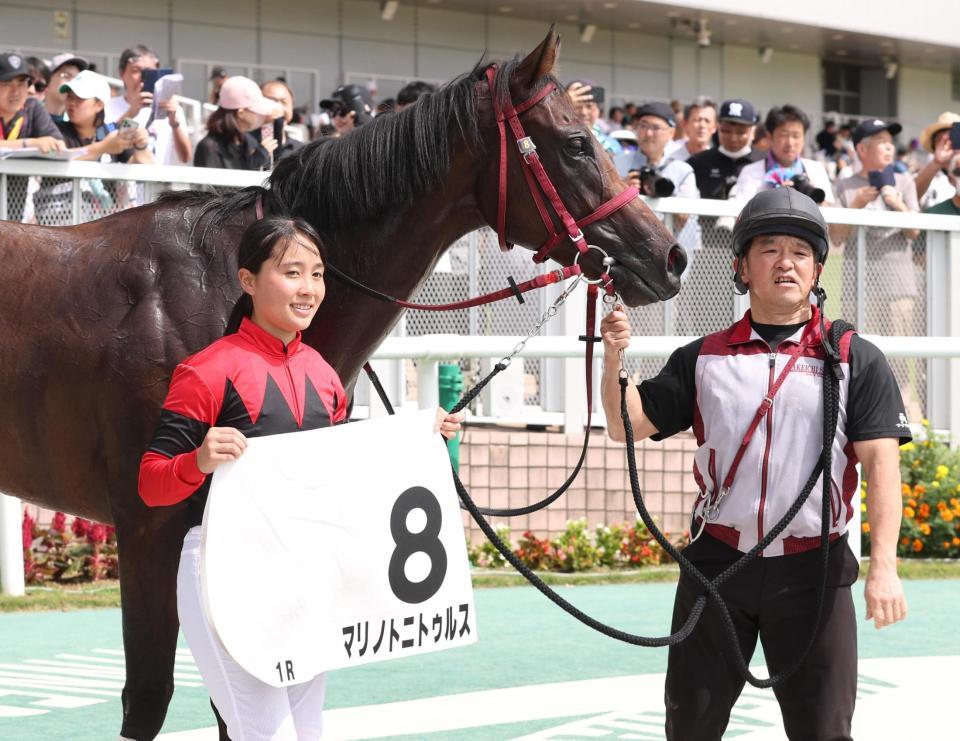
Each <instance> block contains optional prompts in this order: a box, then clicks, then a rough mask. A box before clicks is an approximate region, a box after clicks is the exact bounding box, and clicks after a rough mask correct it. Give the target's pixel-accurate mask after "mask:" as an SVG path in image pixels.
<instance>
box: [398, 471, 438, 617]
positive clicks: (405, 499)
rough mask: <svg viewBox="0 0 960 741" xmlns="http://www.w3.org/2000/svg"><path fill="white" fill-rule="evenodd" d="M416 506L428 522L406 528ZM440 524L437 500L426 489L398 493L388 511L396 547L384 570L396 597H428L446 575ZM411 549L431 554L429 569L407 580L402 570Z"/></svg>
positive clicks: (407, 599)
mask: <svg viewBox="0 0 960 741" xmlns="http://www.w3.org/2000/svg"><path fill="white" fill-rule="evenodd" d="M415 509H422V510H423V511H424V512H425V513H426V515H427V524H426V525H425V526H424V528H423V530H422V531H421V532H419V533H411V532H410V531H409V530H408V529H407V515H409V514H410V513H411V512H412V511H413V510H415ZM442 524H443V514H442V513H441V511H440V502H438V501H437V498H436V497H435V496H434V495H433V492H431V491H430V490H429V489H426V488H424V487H422V486H412V487H410V488H409V489H407V490H406V491H405V492H403V494H401V495H400V496H399V497H397V501H396V502H394V504H393V510H392V511H391V513H390V533H391V535H393V542H394V543H396V544H397V547H396V548H395V549H394V551H393V555H392V556H391V557H390V567H389V570H388V572H387V573H388V575H389V577H390V589H392V590H393V593H394V594H395V595H396V596H397V599H400V600H402V601H404V602H407V603H409V604H418V603H420V602H424V601H426V600H428V599H430V598H431V597H432V596H433V595H435V594H436V593H437V590H438V589H440V585H441V584H443V579H444V577H445V576H446V575H447V552H446V550H444V548H443V543H441V542H440V539H439V538H438V536H439V535H440V526H441V525H442ZM414 553H426V554H427V556H428V557H429V558H430V573H429V574H427V577H426V578H425V579H424V580H423V581H420V582H414V581H410V580H409V579H408V578H407V574H406V571H405V566H406V564H407V559H408V558H410V556H412V555H413V554H414Z"/></svg>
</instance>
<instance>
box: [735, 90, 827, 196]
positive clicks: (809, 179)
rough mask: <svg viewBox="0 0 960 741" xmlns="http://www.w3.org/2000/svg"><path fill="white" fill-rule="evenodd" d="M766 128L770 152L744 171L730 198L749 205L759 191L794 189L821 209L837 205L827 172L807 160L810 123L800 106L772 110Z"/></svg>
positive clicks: (813, 161)
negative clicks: (783, 187) (806, 143)
mask: <svg viewBox="0 0 960 741" xmlns="http://www.w3.org/2000/svg"><path fill="white" fill-rule="evenodd" d="M765 128H766V129H767V131H768V132H770V151H769V152H767V156H766V158H765V159H763V160H761V161H759V162H754V163H753V164H752V165H747V166H746V167H744V168H743V170H741V171H740V176H739V177H738V178H737V183H736V185H734V186H733V189H732V190H731V191H730V197H731V198H733V199H736V200H738V201H744V202H746V201H749V200H750V199H751V198H753V196H754V195H756V194H757V192H758V191H761V190H765V189H768V188H779V187H781V186H790V187H793V188H795V189H796V190H798V191H800V192H801V193H803V194H804V195H805V196H808V197H809V198H812V199H813V200H814V202H816V203H818V204H819V205H821V206H829V205H832V204H833V194H832V188H831V187H830V178H829V177H828V176H827V170H826V168H824V166H823V165H822V164H821V163H819V162H817V161H816V160H812V159H807V158H806V157H803V156H802V155H803V148H804V144H805V139H806V135H807V131H809V130H810V119H809V118H807V114H805V113H804V112H803V111H801V110H800V109H799V108H797V107H796V106H792V105H785V106H781V107H777V108H771V109H770V112H769V113H768V114H767V119H766V121H765Z"/></svg>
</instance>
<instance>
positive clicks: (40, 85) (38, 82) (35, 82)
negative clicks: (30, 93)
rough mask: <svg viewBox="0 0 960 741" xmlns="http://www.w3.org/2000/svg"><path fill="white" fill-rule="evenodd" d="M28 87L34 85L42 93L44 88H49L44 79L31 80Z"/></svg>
mask: <svg viewBox="0 0 960 741" xmlns="http://www.w3.org/2000/svg"><path fill="white" fill-rule="evenodd" d="M27 87H28V88H31V87H32V88H33V89H34V90H36V91H37V92H38V93H42V92H43V91H44V90H46V89H47V83H45V82H44V81H43V80H30V81H29V82H27Z"/></svg>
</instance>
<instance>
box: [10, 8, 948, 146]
mask: <svg viewBox="0 0 960 741" xmlns="http://www.w3.org/2000/svg"><path fill="white" fill-rule="evenodd" d="M878 1H879V2H881V4H883V3H888V0H878ZM677 4H678V5H689V6H691V7H703V8H707V9H710V8H712V9H714V10H724V9H729V8H726V7H725V6H732V5H736V6H737V9H738V12H740V13H753V14H756V15H758V16H760V17H782V18H784V19H789V18H791V16H790V13H792V12H793V11H792V10H790V9H788V8H777V10H776V13H775V16H771V10H770V6H769V3H766V2H764V3H760V2H755V0H746V1H745V2H743V1H742V0H737V2H736V3H733V2H732V1H731V2H723V1H721V0H718V1H717V2H699V3H695V2H688V3H677ZM818 4H822V5H824V7H826V4H825V3H820V0H815V1H814V2H813V3H812V5H811V3H809V2H808V3H807V4H806V5H805V6H804V7H803V9H802V11H803V14H804V16H805V18H807V19H809V18H817V17H829V18H830V19H831V24H832V25H834V24H836V23H840V26H841V27H842V20H843V15H844V13H847V10H844V9H843V8H838V7H836V6H835V4H832V3H831V4H830V6H829V7H830V10H831V12H830V13H829V14H827V15H822V16H821V15H818V14H817V12H816V11H815V7H814V6H818ZM888 4H890V3H888ZM64 5H65V4H62V3H61V2H60V0H53V1H51V0H34V2H32V3H31V4H30V6H29V7H28V6H27V4H25V3H15V2H9V1H5V0H0V46H6V47H7V48H9V47H13V46H17V47H29V48H49V49H64V50H66V49H82V50H85V51H101V52H103V53H109V54H113V55H117V54H119V52H120V51H121V50H122V49H123V48H125V47H127V46H130V45H132V44H134V43H145V44H147V45H148V46H151V47H152V48H154V49H156V50H157V52H158V53H159V54H160V55H161V57H162V58H163V61H164V62H165V63H170V62H171V61H172V60H175V59H187V58H189V59H203V60H209V61H211V62H235V63H247V64H255V63H260V64H266V65H274V66H275V67H276V68H277V71H279V69H282V68H283V67H285V66H295V67H305V68H310V69H315V70H317V73H318V81H317V87H318V89H319V92H320V93H321V94H325V93H326V92H327V91H329V90H332V89H333V88H334V87H335V86H336V85H338V84H340V82H341V81H342V80H343V77H344V75H345V74H347V73H355V74H357V76H356V77H354V78H353V79H354V80H362V79H363V78H362V77H361V76H359V73H368V74H374V75H394V76H400V77H403V78H412V77H424V78H428V79H448V78H449V77H451V76H453V75H455V74H458V73H460V72H464V71H466V70H468V69H470V68H471V67H472V66H473V64H475V63H476V62H477V60H478V59H479V58H480V55H481V54H482V52H483V51H484V50H485V49H486V50H488V53H489V55H490V56H491V57H494V58H496V57H503V56H508V55H510V54H512V53H513V52H514V51H515V50H519V49H523V50H528V49H530V48H532V47H533V46H534V45H535V44H536V43H538V42H539V41H540V40H541V39H542V38H543V35H544V33H545V31H546V28H547V25H548V22H547V21H546V20H543V21H537V20H524V19H518V18H511V17H509V16H504V15H502V14H492V15H487V14H480V13H464V12H455V11H450V10H443V9H440V8H433V7H420V8H415V7H414V6H412V5H410V4H409V3H401V4H400V6H399V8H398V10H397V14H396V17H395V18H394V19H393V20H392V21H390V22H385V21H383V20H382V19H381V18H380V9H379V4H378V3H375V2H356V1H352V0H344V2H338V0H288V1H287V2H285V3H280V4H273V3H271V4H267V3H265V2H262V0H261V2H258V1H257V0H204V1H203V2H196V1H195V0H172V3H171V4H170V5H169V7H170V8H171V11H170V12H169V13H168V4H167V3H157V2H153V1H152V0H151V1H150V2H147V1H146V0H75V6H76V9H77V10H76V12H75V14H73V15H72V16H71V18H72V19H73V22H72V24H71V27H70V28H69V29H68V32H69V33H68V38H67V39H58V38H56V36H55V34H54V12H55V11H62V10H63V9H64ZM754 5H756V6H757V7H753V6H754ZM761 6H762V7H761ZM798 12H799V11H798ZM851 12H852V11H851ZM941 12H942V13H947V14H948V15H951V14H952V15H957V16H958V20H960V5H957V6H956V7H954V6H951V5H949V4H948V5H947V6H945V7H944V8H942V9H941ZM838 13H839V14H840V15H839V16H838V15H837V14H838ZM902 15H903V14H902V13H892V14H891V15H890V16H888V17H895V18H897V22H898V24H899V23H901V22H902V23H904V24H906V25H905V26H904V27H903V33H902V34H901V33H900V30H901V29H900V27H899V25H898V27H897V28H888V29H886V30H885V31H884V32H885V33H887V34H888V35H890V36H897V35H900V36H902V37H904V36H908V35H909V33H912V32H911V31H910V28H912V24H915V21H916V17H915V16H914V17H910V18H903V17H901V16H902ZM870 16H871V18H877V17H880V18H883V17H884V14H883V13H871V14H870ZM258 19H259V20H258ZM941 21H942V18H941ZM871 22H873V21H871ZM886 22H887V23H889V21H886ZM937 25H939V27H941V28H942V27H943V23H941V22H940V21H938V24H931V28H930V31H931V33H933V34H934V35H936V34H937V33H940V31H938V30H937V29H936V28H935V27H934V26H937ZM558 28H559V30H560V33H561V37H562V39H563V46H562V50H561V57H560V67H559V70H558V72H559V76H560V77H561V79H564V80H571V79H577V78H585V79H589V80H592V81H594V82H595V83H596V84H598V85H602V86H604V87H606V88H607V91H608V98H609V99H610V100H611V101H613V102H623V101H624V100H635V101H641V100H647V99H661V100H669V99H671V98H677V99H679V100H681V101H688V100H690V99H691V98H693V97H694V96H696V95H701V94H704V95H710V96H712V97H714V98H716V99H718V100H719V99H722V98H725V97H735V96H736V97H745V98H748V99H750V100H752V101H753V102H754V103H755V104H756V105H757V106H758V107H759V108H761V109H763V110H767V109H769V108H770V107H771V106H773V105H778V104H782V103H784V102H787V101H789V102H792V103H794V104H796V105H798V106H800V107H801V108H802V109H804V110H805V111H807V112H808V113H809V114H810V115H811V118H814V119H815V120H816V117H817V115H818V113H819V111H820V108H821V104H822V100H821V96H822V93H821V85H822V82H821V71H820V66H821V63H820V59H819V58H818V57H817V56H816V55H813V54H803V53H786V52H783V51H780V50H777V51H776V52H775V53H774V56H773V59H772V61H771V62H770V63H769V64H766V65H764V64H762V63H761V62H760V60H759V58H758V56H757V52H756V49H755V48H753V47H743V46H735V45H723V46H721V45H714V46H711V47H709V48H706V49H701V48H699V47H698V46H696V44H694V43H693V42H691V41H689V40H671V39H668V38H666V37H660V36H651V35H649V34H642V33H632V32H629V31H611V30H605V29H602V28H598V29H597V31H596V33H595V35H594V38H593V40H592V41H591V43H589V44H584V43H582V42H581V41H580V35H579V31H578V29H577V28H576V27H575V26H574V25H573V24H560V25H559V26H558ZM857 30H861V31H867V30H873V31H874V32H878V33H879V32H880V31H878V30H877V29H872V28H871V29H867V28H866V27H862V28H859V29H857ZM929 40H930V41H931V42H932V41H936V39H935V38H934V36H931V37H930V39H929ZM950 43H954V40H953V39H952V38H951V39H950ZM106 71H108V72H110V73H115V70H112V69H109V70H106ZM188 75H189V78H190V79H188V87H187V92H188V94H190V95H191V96H192V97H204V94H205V88H206V81H205V80H204V79H202V78H203V75H202V68H199V67H190V68H189V70H188ZM291 81H292V82H293V83H294V87H295V92H296V93H297V94H298V95H299V96H301V97H302V96H304V95H306V94H307V92H308V85H309V84H311V83H310V82H308V78H307V77H305V76H303V75H299V76H298V75H291ZM399 84H400V82H396V81H395V82H390V81H386V80H381V81H380V83H379V86H380V90H379V91H380V93H381V96H382V97H385V96H387V95H391V94H393V93H394V92H395V91H396V88H397V87H399ZM950 92H951V91H950V74H949V73H948V72H938V71H931V70H924V69H916V68H909V67H906V68H902V69H901V70H900V74H899V79H898V97H899V106H898V107H899V111H900V113H901V118H902V120H903V121H904V124H905V127H906V129H907V134H908V135H909V136H914V135H916V133H918V132H919V130H920V129H921V128H922V127H923V126H924V125H925V124H926V123H928V122H929V121H932V120H933V119H934V118H935V117H936V115H937V114H939V113H940V112H941V111H943V110H949V109H951V108H958V107H960V103H953V102H951V100H950Z"/></svg>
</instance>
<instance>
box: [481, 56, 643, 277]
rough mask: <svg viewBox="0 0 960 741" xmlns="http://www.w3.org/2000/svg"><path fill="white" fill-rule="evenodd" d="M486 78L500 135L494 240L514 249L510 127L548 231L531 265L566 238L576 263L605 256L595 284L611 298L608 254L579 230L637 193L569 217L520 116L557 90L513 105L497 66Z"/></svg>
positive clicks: (543, 91)
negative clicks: (592, 253)
mask: <svg viewBox="0 0 960 741" xmlns="http://www.w3.org/2000/svg"><path fill="white" fill-rule="evenodd" d="M486 76H487V85H488V87H489V89H490V100H491V103H492V105H493V113H494V116H495V118H496V121H497V129H498V131H499V134H500V165H499V175H500V177H499V187H498V199H497V240H498V241H499V244H500V249H501V250H504V251H506V250H509V249H511V248H512V247H513V245H512V244H510V243H509V242H507V239H506V218H507V125H509V127H510V133H511V134H512V136H513V139H514V141H515V142H516V144H517V150H518V153H519V156H520V163H521V171H522V172H523V176H524V178H525V179H526V181H527V187H528V189H529V191H530V195H531V196H532V197H533V202H534V203H535V204H536V206H537V211H538V212H539V213H540V219H541V220H542V221H543V226H544V228H545V229H546V230H547V239H546V241H545V242H544V243H543V244H542V245H540V247H538V248H537V251H536V253H535V254H534V256H533V261H534V262H536V263H542V262H544V261H545V260H546V259H547V258H548V257H549V256H550V252H551V251H552V250H553V249H554V248H555V247H556V246H557V245H558V244H560V243H561V242H562V241H563V240H564V239H565V238H566V237H569V238H570V241H571V242H573V244H574V246H575V247H576V248H577V251H578V252H579V255H578V259H579V256H582V255H585V254H586V253H587V252H588V251H589V250H591V249H596V250H598V251H600V252H601V253H602V254H603V255H604V257H605V258H606V259H605V260H604V267H603V269H602V272H601V274H600V278H599V279H598V280H597V283H602V284H603V285H604V288H605V290H606V291H607V293H608V294H612V293H613V278H611V277H610V274H609V273H608V272H607V269H608V268H609V266H610V264H612V260H611V259H609V257H608V256H607V254H606V253H605V252H604V251H603V250H601V249H600V248H599V247H596V246H594V245H588V244H587V240H586V239H585V238H584V236H583V231H582V230H583V227H585V226H587V225H589V224H592V223H594V222H596V221H600V220H601V219H605V218H607V217H608V216H610V215H612V214H614V213H616V212H617V211H619V210H620V209H621V208H623V207H624V206H626V205H627V203H629V202H630V201H632V200H633V199H634V198H636V197H638V196H639V191H638V190H637V189H636V188H635V187H633V186H631V187H629V188H626V189H625V190H623V191H621V192H620V193H618V194H617V195H615V196H614V197H613V198H610V199H608V200H606V201H604V202H603V203H602V204H600V206H599V207H597V208H596V209H595V210H594V211H593V212H592V213H590V214H588V215H587V216H584V217H583V218H582V219H579V220H577V219H574V218H573V216H571V215H570V211H569V210H568V209H567V207H566V206H565V205H564V204H563V199H562V198H561V197H560V194H559V193H558V192H557V189H556V188H555V187H554V185H553V183H552V182H551V180H550V176H549V175H547V171H546V170H545V169H544V168H543V163H542V162H541V161H540V156H539V155H538V154H537V146H536V144H534V143H533V139H532V138H531V137H530V136H528V135H527V133H526V131H524V129H523V124H522V123H521V122H520V114H521V113H524V112H525V111H528V110H530V109H531V108H533V107H534V106H535V105H536V104H537V103H539V102H540V101H542V100H543V99H544V98H546V97H547V96H548V95H549V94H550V93H552V92H554V91H555V90H556V89H557V86H556V83H554V82H548V83H547V84H546V85H545V86H544V87H543V88H542V89H541V90H540V91H539V92H537V93H536V94H535V95H534V96H533V97H532V98H529V99H527V100H525V101H523V102H522V103H518V104H517V105H514V104H513V101H512V100H511V99H510V98H506V99H505V100H503V101H501V100H499V98H498V96H497V90H496V77H497V65H495V64H492V65H490V66H489V67H487V69H486ZM501 103H502V106H501ZM544 195H545V196H546V198H547V200H548V201H550V206H552V207H553V211H554V213H555V214H556V215H557V217H558V218H559V219H560V222H561V223H562V224H563V231H558V230H557V228H556V226H555V225H554V221H553V218H552V217H551V216H550V212H549V210H548V209H547V204H546V203H545V202H544V198H543V196H544Z"/></svg>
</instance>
